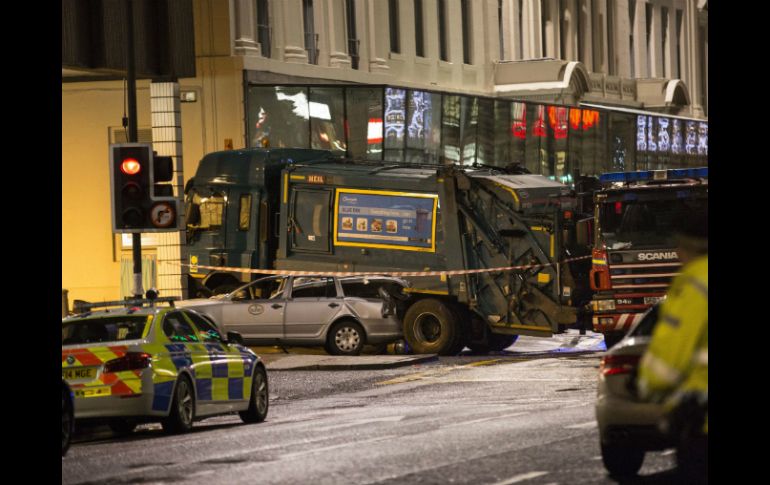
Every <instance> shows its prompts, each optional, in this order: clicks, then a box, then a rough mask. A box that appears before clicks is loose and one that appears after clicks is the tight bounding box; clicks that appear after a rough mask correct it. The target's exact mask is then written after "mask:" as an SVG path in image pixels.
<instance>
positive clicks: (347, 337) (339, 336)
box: [326, 320, 366, 355]
mask: <svg viewBox="0 0 770 485" xmlns="http://www.w3.org/2000/svg"><path fill="white" fill-rule="evenodd" d="M365 340H366V335H365V334H364V329H363V327H361V325H359V324H358V323H356V322H352V321H349V320H343V321H341V322H337V323H335V324H334V325H332V327H331V328H330V329H329V333H328V335H327V337H326V351H327V352H329V353H330V354H332V355H359V354H360V353H361V349H363V348H364V343H365Z"/></svg>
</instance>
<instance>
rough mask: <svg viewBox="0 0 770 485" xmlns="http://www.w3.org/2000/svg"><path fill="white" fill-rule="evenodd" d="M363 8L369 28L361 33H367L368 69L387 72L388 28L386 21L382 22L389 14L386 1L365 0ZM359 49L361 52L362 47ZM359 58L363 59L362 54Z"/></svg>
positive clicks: (388, 67)
mask: <svg viewBox="0 0 770 485" xmlns="http://www.w3.org/2000/svg"><path fill="white" fill-rule="evenodd" d="M365 8H366V23H367V25H368V27H369V28H368V29H366V31H365V32H362V34H365V35H368V39H367V44H368V46H369V49H368V55H369V71H371V72H387V71H389V70H390V66H388V53H389V52H390V31H389V30H388V28H389V24H388V22H383V19H387V18H388V16H389V15H390V11H389V10H388V2H383V1H382V0H367V1H366V5H365ZM399 16H400V15H399ZM399 32H400V29H399ZM402 43H403V41H402ZM361 50H362V52H363V49H361ZM361 60H363V56H362V57H361Z"/></svg>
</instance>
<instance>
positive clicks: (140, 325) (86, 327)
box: [61, 315, 148, 345]
mask: <svg viewBox="0 0 770 485" xmlns="http://www.w3.org/2000/svg"><path fill="white" fill-rule="evenodd" d="M147 321H148V320H147V317H146V316H144V315H137V316H131V317H129V316H122V317H110V318H98V319H88V320H76V321H72V322H67V323H64V324H63V325H62V335H61V337H62V345H70V344H88V343H96V342H120V341H123V340H136V339H140V338H142V335H143V334H144V329H145V326H146V325H147Z"/></svg>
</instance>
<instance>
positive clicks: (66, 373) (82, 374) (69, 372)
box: [61, 367, 96, 380]
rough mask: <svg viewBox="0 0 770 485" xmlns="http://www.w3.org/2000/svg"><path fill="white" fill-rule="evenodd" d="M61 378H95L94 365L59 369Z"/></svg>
mask: <svg viewBox="0 0 770 485" xmlns="http://www.w3.org/2000/svg"><path fill="white" fill-rule="evenodd" d="M61 376H62V379H66V380H80V379H89V380H94V379H96V367H70V368H68V369H62V370H61Z"/></svg>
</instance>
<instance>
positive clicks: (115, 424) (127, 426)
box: [109, 419, 136, 436]
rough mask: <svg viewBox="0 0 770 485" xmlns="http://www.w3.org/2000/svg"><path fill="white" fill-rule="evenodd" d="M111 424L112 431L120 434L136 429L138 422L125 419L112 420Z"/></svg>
mask: <svg viewBox="0 0 770 485" xmlns="http://www.w3.org/2000/svg"><path fill="white" fill-rule="evenodd" d="M109 426H110V429H111V430H112V432H113V433H115V434H116V435H119V436H123V435H127V434H130V433H132V432H133V431H134V429H136V423H134V422H131V421H126V420H125V419H116V420H114V421H110V423H109Z"/></svg>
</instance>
